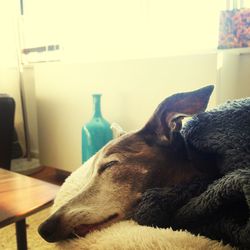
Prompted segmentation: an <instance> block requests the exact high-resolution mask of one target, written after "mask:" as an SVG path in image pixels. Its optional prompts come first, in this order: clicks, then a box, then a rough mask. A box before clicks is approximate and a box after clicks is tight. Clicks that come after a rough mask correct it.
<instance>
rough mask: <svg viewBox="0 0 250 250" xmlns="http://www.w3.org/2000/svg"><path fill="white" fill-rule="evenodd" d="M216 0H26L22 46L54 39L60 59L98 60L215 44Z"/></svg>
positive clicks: (170, 52) (218, 5) (218, 3)
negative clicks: (61, 48)
mask: <svg viewBox="0 0 250 250" xmlns="http://www.w3.org/2000/svg"><path fill="white" fill-rule="evenodd" d="M223 5H224V1H217V0H210V1H207V0H190V1H170V0H126V1H121V0H120V1H119V0H105V1H102V0H91V1H87V0H71V1H69V0H53V1H51V0H42V1H41V0H37V1H34V0H26V1H25V10H24V17H25V19H24V21H25V30H24V31H25V46H26V47H35V46H41V45H48V44H56V43H59V44H60V45H61V46H62V47H63V55H62V56H63V60H64V61H73V62H75V61H103V60H117V59H118V60H119V59H135V58H147V57H159V56H166V55H176V54H180V53H183V52H190V51H191V52H193V51H200V50H208V49H215V48H216V46H217V37H218V20H219V19H218V14H219V10H220V9H222V8H223V7H224V6H223Z"/></svg>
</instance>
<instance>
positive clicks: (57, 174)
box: [30, 166, 70, 185]
mask: <svg viewBox="0 0 250 250" xmlns="http://www.w3.org/2000/svg"><path fill="white" fill-rule="evenodd" d="M69 174H70V172H67V171H64V170H61V169H56V168H53V167H48V166H44V167H43V168H42V169H41V170H40V171H38V172H37V173H34V174H31V175H30V176H31V177H34V178H37V179H39V180H43V181H47V182H50V183H53V184H56V185H62V183H63V182H64V180H65V179H66V178H67V177H68V176H69Z"/></svg>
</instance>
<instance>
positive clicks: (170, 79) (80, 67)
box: [34, 54, 216, 170]
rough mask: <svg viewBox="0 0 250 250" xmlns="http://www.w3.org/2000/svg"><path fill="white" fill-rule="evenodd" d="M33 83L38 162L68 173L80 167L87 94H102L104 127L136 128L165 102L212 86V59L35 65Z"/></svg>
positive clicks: (89, 107) (89, 104)
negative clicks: (178, 94)
mask: <svg viewBox="0 0 250 250" xmlns="http://www.w3.org/2000/svg"><path fill="white" fill-rule="evenodd" d="M34 79H35V85H36V95H37V104H38V127H39V129H38V135H39V148H40V159H41V162H42V164H45V165H50V166H54V167H57V168H62V169H65V170H73V169H75V168H76V167H78V166H79V165H80V164H81V127H82V125H83V124H84V123H86V122H87V121H88V120H90V118H91V114H92V99H91V94H92V93H94V92H101V93H103V99H102V110H103V115H104V117H105V118H107V119H108V120H109V121H110V122H118V123H120V124H121V125H122V126H123V127H124V128H125V129H126V130H134V129H138V128H140V127H141V126H143V124H144V123H145V122H146V121H147V119H148V118H149V117H150V116H151V114H152V112H153V111H154V109H155V108H156V106H157V105H158V104H159V103H160V102H161V101H162V100H163V99H164V98H165V97H167V96H169V95H171V94H173V93H176V92H178V91H188V90H192V89H195V88H199V87H201V86H203V85H206V84H213V83H215V82H216V54H210V55H203V56H202V55H197V56H182V57H168V58H161V59H159V58H158V59H157V58H156V59H148V60H128V61H116V62H106V63H88V64H62V63H45V64H36V65H35V67H34ZM214 102H215V95H214V96H213V98H212V103H214Z"/></svg>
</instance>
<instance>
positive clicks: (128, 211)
mask: <svg viewBox="0 0 250 250" xmlns="http://www.w3.org/2000/svg"><path fill="white" fill-rule="evenodd" d="M212 91H213V86H207V87H204V88H201V89H198V90H195V91H192V92H185V93H179V94H175V95H172V96H170V97H168V98H166V99H165V100H164V101H163V102H162V103H161V104H160V105H159V106H158V107H157V109H156V110H155V112H154V113H153V115H152V117H151V118H150V119H149V121H148V122H147V123H146V124H145V126H144V127H143V128H142V129H140V130H138V131H136V132H130V133H126V134H124V135H121V136H120V137H119V138H116V139H114V140H112V141H111V142H109V143H108V144H107V145H106V146H104V147H103V148H102V149H101V150H100V151H99V152H98V153H97V154H96V155H95V156H94V157H92V159H91V164H88V166H89V167H88V168H86V169H85V177H86V180H85V182H84V184H83V186H82V189H81V190H80V191H79V193H77V194H76V195H75V196H74V197H73V198H72V199H71V200H70V201H68V202H67V203H66V204H64V205H63V206H62V207H60V208H59V209H58V210H57V211H56V212H55V213H53V214H52V215H51V216H50V217H49V218H48V219H47V220H46V221H45V222H43V223H42V224H41V225H40V227H39V233H40V235H41V236H42V237H43V238H44V239H45V240H46V241H48V242H56V241H61V240H64V239H67V238H70V237H72V235H78V236H85V235H86V234H87V233H89V232H91V231H93V230H96V229H101V228H104V227H107V226H109V225H111V224H112V223H115V222H117V221H120V220H125V219H128V218H131V216H132V214H133V212H134V210H135V208H136V207H137V205H138V203H139V202H140V201H141V197H142V194H143V193H144V192H145V191H146V190H147V189H151V188H162V187H164V188H168V187H169V188H170V187H172V186H176V185H180V184H185V183H186V184H187V183H189V182H191V181H192V180H193V179H194V178H204V179H206V180H213V179H216V178H218V171H217V170H216V168H214V169H213V170H211V167H207V166H214V165H215V164H216V163H215V159H214V157H213V155H210V156H209V157H205V158H203V157H202V155H200V154H199V157H194V158H193V159H195V160H190V159H189V157H188V152H187V149H186V142H185V140H184V138H183V136H182V135H181V133H180V130H181V127H182V119H183V118H184V117H188V116H193V115H195V114H198V113H201V112H204V111H205V109H206V107H207V104H208V101H209V98H210V95H211V93H212ZM197 155H198V154H197Z"/></svg>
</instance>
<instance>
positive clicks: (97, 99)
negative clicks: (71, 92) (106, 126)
mask: <svg viewBox="0 0 250 250" xmlns="http://www.w3.org/2000/svg"><path fill="white" fill-rule="evenodd" d="M93 108H94V112H93V118H96V117H102V112H101V95H100V94H94V95H93Z"/></svg>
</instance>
